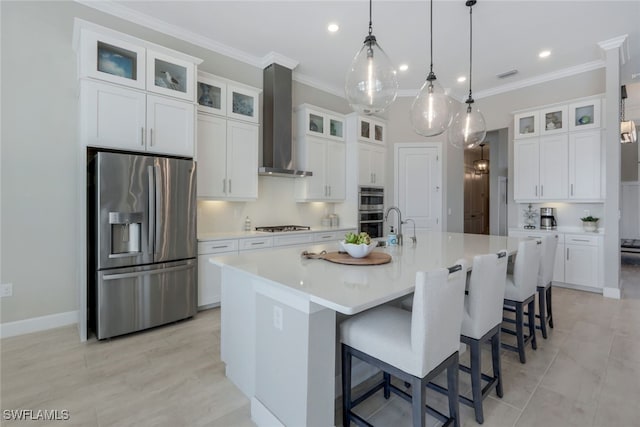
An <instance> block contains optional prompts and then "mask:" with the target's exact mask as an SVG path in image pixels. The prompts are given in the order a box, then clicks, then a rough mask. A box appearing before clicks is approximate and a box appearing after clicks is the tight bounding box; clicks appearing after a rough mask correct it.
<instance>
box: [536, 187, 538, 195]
mask: <svg viewBox="0 0 640 427" xmlns="http://www.w3.org/2000/svg"><path fill="white" fill-rule="evenodd" d="M536 197H538V186H537V185H536Z"/></svg>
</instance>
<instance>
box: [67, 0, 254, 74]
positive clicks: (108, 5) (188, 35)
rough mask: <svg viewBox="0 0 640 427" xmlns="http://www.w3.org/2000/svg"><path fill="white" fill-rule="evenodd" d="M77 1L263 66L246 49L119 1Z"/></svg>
mask: <svg viewBox="0 0 640 427" xmlns="http://www.w3.org/2000/svg"><path fill="white" fill-rule="evenodd" d="M75 2H76V3H79V4H82V5H84V6H87V7H90V8H92V9H96V10H99V11H100V12H104V13H107V14H109V15H113V16H115V17H117V18H120V19H124V20H125V21H129V22H133V23H134V24H138V25H140V26H143V27H146V28H149V29H151V30H154V31H158V32H160V33H163V34H167V35H169V36H172V37H175V38H177V39H180V40H184V41H186V42H189V43H192V44H194V45H196V46H200V47H203V48H205V49H209V50H211V51H213V52H217V53H219V54H221V55H224V56H228V57H230V58H232V59H235V60H238V61H240V62H244V63H245V64H249V65H253V66H254V67H262V61H263V60H262V58H258V57H256V56H254V55H250V54H248V53H246V52H244V51H241V50H240V49H235V48H233V47H231V46H227V45H226V44H223V43H219V42H216V41H214V40H211V39H210V38H207V37H202V36H200V35H198V34H196V33H193V32H191V31H188V30H185V29H184V28H181V27H178V26H175V25H171V24H169V23H167V22H165V21H161V20H159V19H155V18H152V17H150V16H149V15H146V14H144V13H140V12H137V11H134V10H131V9H129V8H128V7H126V6H123V5H120V4H118V3H115V2H112V1H91V0H75Z"/></svg>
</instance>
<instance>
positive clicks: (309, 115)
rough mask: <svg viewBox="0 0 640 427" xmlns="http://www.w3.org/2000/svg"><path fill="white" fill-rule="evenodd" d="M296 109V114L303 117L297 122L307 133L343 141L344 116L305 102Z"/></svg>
mask: <svg viewBox="0 0 640 427" xmlns="http://www.w3.org/2000/svg"><path fill="white" fill-rule="evenodd" d="M297 110H298V115H300V116H301V117H303V118H304V120H298V122H299V124H300V125H302V126H303V129H304V130H305V133H306V134H307V135H313V136H319V137H323V138H329V139H335V140H337V141H344V138H345V135H344V132H345V125H344V117H342V116H339V115H336V114H335V113H333V112H329V111H326V110H322V109H320V108H318V107H314V106H311V105H306V104H303V105H301V106H299V107H298V108H297ZM300 122H302V123H300Z"/></svg>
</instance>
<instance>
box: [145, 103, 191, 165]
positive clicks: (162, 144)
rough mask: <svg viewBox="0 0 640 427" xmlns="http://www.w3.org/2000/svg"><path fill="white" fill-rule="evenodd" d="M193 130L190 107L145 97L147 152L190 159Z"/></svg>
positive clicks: (184, 104) (189, 104) (186, 104)
mask: <svg viewBox="0 0 640 427" xmlns="http://www.w3.org/2000/svg"><path fill="white" fill-rule="evenodd" d="M194 128H195V107H194V106H193V104H191V103H189V102H183V101H178V100H175V99H169V98H164V97H161V96H154V95H148V96H147V131H148V132H147V151H150V152H154V153H161V154H173V155H176V156H185V157H193V151H194V138H193V136H194Z"/></svg>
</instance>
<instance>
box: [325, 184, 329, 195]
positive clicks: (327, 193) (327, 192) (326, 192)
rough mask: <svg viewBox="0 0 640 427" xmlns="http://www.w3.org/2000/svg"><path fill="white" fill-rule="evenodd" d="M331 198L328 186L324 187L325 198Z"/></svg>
mask: <svg viewBox="0 0 640 427" xmlns="http://www.w3.org/2000/svg"><path fill="white" fill-rule="evenodd" d="M328 196H329V190H327V186H326V185H325V186H324V197H328Z"/></svg>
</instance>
